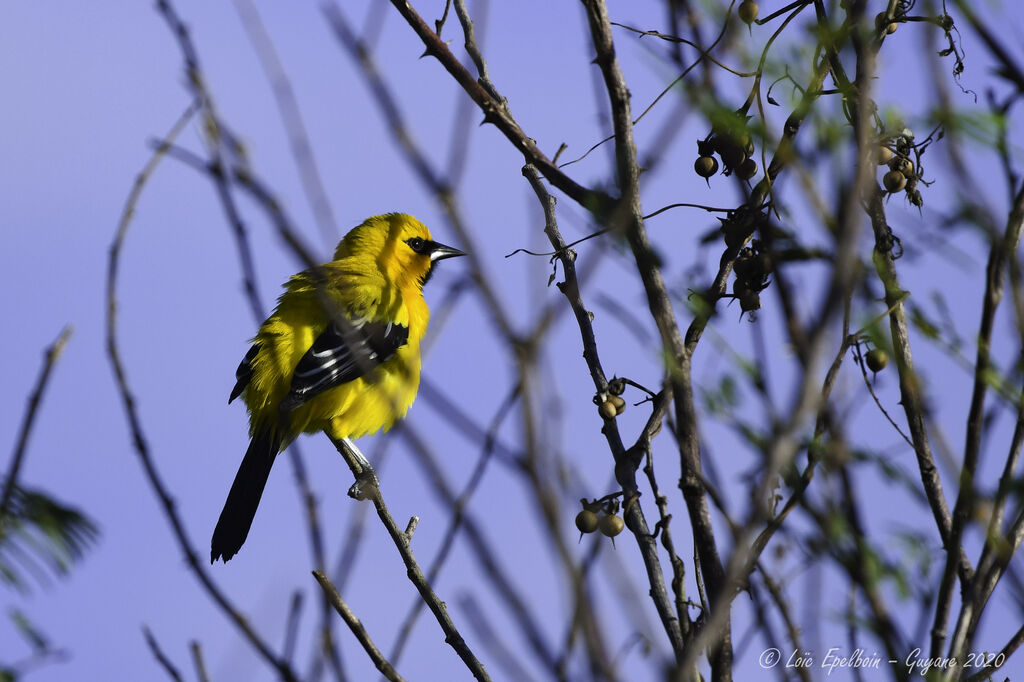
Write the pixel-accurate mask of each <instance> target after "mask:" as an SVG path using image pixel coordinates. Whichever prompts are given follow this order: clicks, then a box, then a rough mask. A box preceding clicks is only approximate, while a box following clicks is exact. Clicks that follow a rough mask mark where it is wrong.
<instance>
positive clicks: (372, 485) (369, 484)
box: [348, 467, 380, 500]
mask: <svg viewBox="0 0 1024 682" xmlns="http://www.w3.org/2000/svg"><path fill="white" fill-rule="evenodd" d="M379 494H380V479H379V478H377V472H375V471H374V470H373V469H371V468H370V467H366V468H364V469H363V471H362V473H361V474H359V475H358V476H356V480H355V483H353V484H352V487H350V488H349V489H348V496H349V497H351V498H352V499H354V500H372V499H374V498H375V497H377V496H378V495H379Z"/></svg>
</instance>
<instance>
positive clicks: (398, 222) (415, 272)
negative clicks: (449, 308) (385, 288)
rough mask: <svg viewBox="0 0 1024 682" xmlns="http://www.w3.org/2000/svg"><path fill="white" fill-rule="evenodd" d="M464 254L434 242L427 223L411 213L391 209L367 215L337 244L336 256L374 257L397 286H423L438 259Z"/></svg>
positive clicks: (339, 257)
mask: <svg viewBox="0 0 1024 682" xmlns="http://www.w3.org/2000/svg"><path fill="white" fill-rule="evenodd" d="M464 255H466V254H465V253H463V252H462V251H459V250H458V249H454V248H452V247H450V246H445V245H444V244H439V243H438V242H435V241H434V240H433V239H432V238H431V236H430V230H428V229H427V226H426V225H424V224H423V223H421V222H420V221H418V220H416V219H415V218H413V217H412V216H411V215H407V214H405V213H388V214H386V215H378V216H373V217H372V218H367V219H366V221H364V222H363V224H362V225H359V226H358V227H355V228H353V229H352V230H350V231H349V233H348V234H346V235H345V238H344V239H342V240H341V243H340V244H338V249H337V250H336V251H335V252H334V259H335V260H340V259H342V258H346V257H350V256H357V257H363V256H365V257H367V258H372V259H374V261H375V262H376V265H377V268H378V269H379V270H380V271H381V272H382V273H383V274H384V276H385V277H387V278H388V279H389V280H391V281H392V282H394V283H395V284H397V285H398V286H406V285H411V284H417V285H419V286H420V287H422V286H423V285H424V284H426V282H427V280H428V279H430V276H431V275H432V274H433V273H434V264H435V263H437V262H438V261H440V260H444V259H445V258H453V257H455V256H464Z"/></svg>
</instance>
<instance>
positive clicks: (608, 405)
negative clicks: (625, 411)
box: [597, 396, 619, 419]
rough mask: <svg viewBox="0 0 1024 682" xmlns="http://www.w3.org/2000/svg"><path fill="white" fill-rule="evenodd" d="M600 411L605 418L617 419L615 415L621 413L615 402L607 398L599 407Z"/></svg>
mask: <svg viewBox="0 0 1024 682" xmlns="http://www.w3.org/2000/svg"><path fill="white" fill-rule="evenodd" d="M611 397H613V398H614V397H616V396H611ZM597 411H598V413H599V414H600V415H601V416H602V417H603V418H605V419H615V415H617V414H618V413H619V409H618V408H617V407H615V403H613V402H612V401H611V400H605V401H604V402H603V403H601V404H600V405H599V406H598V408H597Z"/></svg>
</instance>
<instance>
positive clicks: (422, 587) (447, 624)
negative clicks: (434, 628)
mask: <svg viewBox="0 0 1024 682" xmlns="http://www.w3.org/2000/svg"><path fill="white" fill-rule="evenodd" d="M331 442H332V443H334V446H335V447H336V448H337V450H338V452H339V453H340V454H341V456H342V457H343V458H344V459H345V461H346V463H348V465H349V467H350V468H351V469H353V471H357V470H360V469H362V471H361V475H359V476H357V479H358V478H360V477H361V476H365V475H366V474H367V473H370V474H372V470H370V471H369V472H367V471H366V467H367V466H368V464H369V462H368V460H367V459H366V457H365V456H363V454H362V453H361V452H359V451H358V449H356V447H355V445H354V444H353V443H352V442H351V441H349V440H347V439H341V440H334V439H333V438H332V439H331ZM372 476H373V478H374V479H376V475H375V474H372ZM369 497H370V499H371V500H372V501H373V506H374V508H375V509H376V510H377V516H379V517H380V520H381V522H382V523H383V524H384V528H385V529H387V531H388V535H390V536H391V540H392V542H394V544H395V547H396V548H397V549H398V553H399V554H400V555H401V557H402V561H403V562H404V563H405V567H406V569H407V573H408V576H409V581H410V582H412V584H413V586H414V587H415V588H416V591H417V592H419V593H420V596H421V597H422V598H423V601H424V602H426V604H427V606H428V607H429V608H430V611H431V613H433V614H434V618H436V619H437V622H438V624H439V625H440V626H441V630H443V631H444V634H445V642H447V643H448V645H449V646H450V647H452V649H454V650H455V653H457V654H458V655H459V658H461V659H462V661H463V662H464V663H465V664H466V667H467V668H469V671H470V672H471V673H472V674H473V677H475V678H476V679H477V680H481V681H482V680H490V677H489V676H488V675H487V671H486V670H484V666H483V664H482V663H480V661H479V660H477V658H476V656H475V655H474V654H473V651H472V650H471V649H470V648H469V645H468V644H466V641H465V639H463V637H462V635H461V634H460V633H459V631H458V629H457V628H456V627H455V623H454V622H452V619H451V616H449V615H448V608H447V606H445V603H444V602H443V601H441V600H440V599H439V598H438V596H437V594H436V593H435V592H434V588H433V587H432V586H431V585H430V583H429V582H428V581H427V579H426V577H425V576H424V575H423V571H422V570H421V569H420V566H419V563H418V562H417V561H416V556H415V555H414V554H413V552H412V548H411V547H410V546H409V540H408V538H407V537H406V536H405V534H404V533H403V532H402V529H401V528H399V527H398V524H396V523H395V520H394V519H393V518H392V517H391V512H390V511H388V508H387V505H386V504H385V503H384V496H383V495H382V494H381V491H380V487H379V481H378V482H377V487H376V490H372V491H371V492H370V493H369Z"/></svg>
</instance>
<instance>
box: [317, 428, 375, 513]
mask: <svg viewBox="0 0 1024 682" xmlns="http://www.w3.org/2000/svg"><path fill="white" fill-rule="evenodd" d="M328 437H329V438H331V442H332V443H334V447H335V448H337V450H338V452H339V453H340V454H341V456H342V457H343V458H344V459H345V463H346V464H348V468H349V469H351V470H352V475H353V476H355V477H356V481H355V483H353V484H352V487H350V488H349V489H348V496H349V497H351V498H353V499H356V500H370V499H373V498H375V497H376V496H377V495H378V494H379V493H380V479H379V478H377V472H376V471H374V470H373V467H372V466H371V465H370V460H368V459H366V456H365V455H364V454H363V453H362V452H360V451H359V448H357V447H356V444H355V443H353V442H352V441H351V440H349V439H348V438H333V437H330V436H328Z"/></svg>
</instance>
